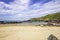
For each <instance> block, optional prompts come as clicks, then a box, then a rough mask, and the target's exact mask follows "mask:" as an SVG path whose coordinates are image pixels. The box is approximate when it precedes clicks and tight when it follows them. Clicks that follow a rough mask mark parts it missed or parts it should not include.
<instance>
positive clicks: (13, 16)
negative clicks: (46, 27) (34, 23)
mask: <svg viewBox="0 0 60 40" xmlns="http://www.w3.org/2000/svg"><path fill="white" fill-rule="evenodd" d="M56 12H60V0H0V21H23V20H28V19H30V18H37V17H42V16H45V15H47V14H51V13H56Z"/></svg>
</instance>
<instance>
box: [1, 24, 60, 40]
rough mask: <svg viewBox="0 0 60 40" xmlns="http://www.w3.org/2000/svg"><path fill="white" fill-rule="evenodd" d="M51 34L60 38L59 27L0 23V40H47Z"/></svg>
mask: <svg viewBox="0 0 60 40" xmlns="http://www.w3.org/2000/svg"><path fill="white" fill-rule="evenodd" d="M51 34H53V35H54V36H56V37H57V38H58V39H59V40H60V27H48V26H47V27H41V26H24V25H23V26H20V25H11V24H10V25H8V24H7V25H4V24H2V25H0V40H47V38H48V37H49V35H51Z"/></svg>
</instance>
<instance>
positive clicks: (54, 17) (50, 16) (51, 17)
mask: <svg viewBox="0 0 60 40" xmlns="http://www.w3.org/2000/svg"><path fill="white" fill-rule="evenodd" d="M31 20H32V21H40V20H44V21H45V20H60V12H58V13H53V14H48V15H46V16H43V17H40V18H32V19H31Z"/></svg>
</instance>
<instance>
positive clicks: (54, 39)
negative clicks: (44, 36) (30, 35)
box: [48, 34, 59, 40]
mask: <svg viewBox="0 0 60 40" xmlns="http://www.w3.org/2000/svg"><path fill="white" fill-rule="evenodd" d="M48 40H59V39H58V38H57V37H55V36H54V35H52V34H51V35H50V36H49V37H48Z"/></svg>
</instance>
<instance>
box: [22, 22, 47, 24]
mask: <svg viewBox="0 0 60 40" xmlns="http://www.w3.org/2000/svg"><path fill="white" fill-rule="evenodd" d="M22 24H34V25H35V24H47V22H23V23H22Z"/></svg>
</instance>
